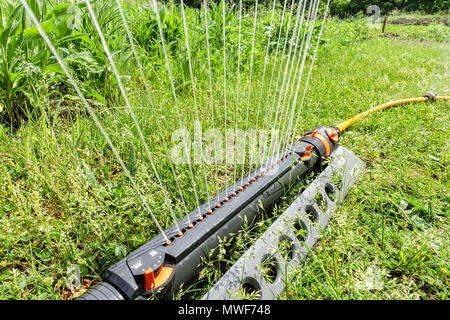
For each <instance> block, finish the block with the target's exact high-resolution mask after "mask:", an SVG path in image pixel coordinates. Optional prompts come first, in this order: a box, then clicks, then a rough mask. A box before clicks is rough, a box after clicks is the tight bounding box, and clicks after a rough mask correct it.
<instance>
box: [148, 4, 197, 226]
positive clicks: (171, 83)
mask: <svg viewBox="0 0 450 320" xmlns="http://www.w3.org/2000/svg"><path fill="white" fill-rule="evenodd" d="M152 4H153V9H154V11H155V16H156V22H157V24H158V30H159V36H160V38H161V46H162V49H163V53H164V60H165V63H166V70H167V73H168V74H169V80H170V87H171V89H172V95H173V99H174V103H175V110H176V112H177V116H178V122H179V126H180V128H182V127H183V121H182V120H181V115H180V112H179V110H178V98H177V93H176V91H175V85H174V81H173V76H172V71H171V68H170V61H169V56H168V54H167V48H166V42H165V40H164V34H163V30H162V25H161V19H160V17H159V12H158V8H157V5H156V0H153V3H152ZM183 141H184V148H185V151H186V155H187V162H188V166H189V174H190V177H191V181H192V184H193V187H194V196H195V203H196V205H197V212H198V216H199V217H201V216H202V213H201V211H200V203H199V200H198V195H197V185H196V183H195V179H194V174H193V172H192V164H191V157H190V153H189V152H188V145H187V142H186V139H183ZM187 217H188V218H189V216H187Z"/></svg>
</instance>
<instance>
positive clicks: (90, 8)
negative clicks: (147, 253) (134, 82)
mask: <svg viewBox="0 0 450 320" xmlns="http://www.w3.org/2000/svg"><path fill="white" fill-rule="evenodd" d="M84 2H85V3H86V7H87V9H88V11H89V14H90V16H91V18H92V22H93V23H94V26H95V28H96V30H97V32H98V35H99V37H100V41H101V43H102V46H103V49H104V51H105V53H106V56H107V57H108V60H109V63H110V64H111V68H112V70H113V73H114V76H115V77H116V79H117V84H118V85H119V89H120V92H121V93H122V96H123V98H124V100H125V105H126V106H127V109H128V111H129V112H130V115H131V118H132V119H133V122H134V124H135V127H136V129H137V131H138V134H139V137H140V139H141V141H142V144H143V145H144V149H145V152H146V154H147V157H148V159H149V161H150V164H151V166H152V169H153V171H154V172H155V175H156V178H157V180H158V184H159V186H160V188H161V191H162V192H163V194H164V198H165V202H166V206H167V208H168V209H169V211H170V214H171V216H172V219H173V220H174V223H175V226H176V228H177V232H181V229H180V227H179V226H178V222H177V218H176V216H175V212H174V211H173V208H172V205H171V204H170V200H169V197H168V195H167V191H166V190H165V188H164V185H163V184H162V181H161V179H160V177H159V174H158V171H157V170H156V167H155V164H154V162H153V159H152V156H151V154H150V150H149V148H148V145H147V142H146V141H145V138H144V135H143V134H142V130H141V128H140V126H139V123H138V121H137V119H136V116H135V114H134V112H133V109H132V108H131V105H130V102H129V100H128V95H127V93H126V91H125V88H124V86H123V83H122V81H121V79H120V75H119V72H118V71H117V68H116V64H115V63H114V59H113V57H112V55H111V52H110V51H109V47H108V44H107V43H106V40H105V37H104V35H103V32H102V30H101V28H100V25H99V23H98V20H97V17H96V16H95V13H94V10H93V9H92V6H91V2H90V0H84Z"/></svg>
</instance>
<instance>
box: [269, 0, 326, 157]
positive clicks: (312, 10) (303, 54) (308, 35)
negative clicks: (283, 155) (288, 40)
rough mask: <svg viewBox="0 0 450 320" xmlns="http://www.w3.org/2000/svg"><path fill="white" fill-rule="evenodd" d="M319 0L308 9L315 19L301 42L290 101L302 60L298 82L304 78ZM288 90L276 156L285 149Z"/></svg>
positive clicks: (283, 105) (280, 123)
mask: <svg viewBox="0 0 450 320" xmlns="http://www.w3.org/2000/svg"><path fill="white" fill-rule="evenodd" d="M319 2H320V1H318V0H314V1H310V6H309V10H308V17H311V16H313V17H314V20H313V22H312V23H311V21H310V20H311V19H309V20H308V23H307V25H306V26H305V31H304V33H303V37H302V43H301V46H300V51H299V55H298V59H297V66H296V70H295V74H294V80H293V82H292V86H291V90H290V96H289V101H290V100H291V96H292V90H293V88H294V87H295V79H296V78H297V72H298V67H299V65H300V61H302V63H301V70H300V72H299V74H298V82H300V81H301V80H302V76H303V66H304V63H305V59H306V56H307V53H308V50H309V42H310V39H311V35H312V32H313V30H314V28H313V27H314V23H315V17H316V14H317V11H316V9H317V8H318V4H319ZM304 8H305V7H304ZM304 8H303V9H304ZM302 23H303V15H302ZM300 31H301V29H299V33H300ZM299 36H300V34H299ZM305 37H306V40H307V41H306V44H305ZM304 44H305V47H304ZM294 54H295V52H294ZM302 57H303V58H302ZM289 81H290V80H289ZM288 90H289V85H288V87H287V88H286V91H285V93H284V99H283V104H282V112H281V115H280V118H279V122H278V123H277V124H276V125H277V127H278V129H279V132H281V137H280V144H279V145H278V146H274V147H275V148H274V150H273V155H274V156H275V157H278V156H279V153H280V151H281V150H284V149H282V148H281V146H282V145H283V138H284V133H283V132H284V129H285V122H287V117H288V115H289V110H290V108H289V104H287V105H286V98H287V92H288ZM285 113H286V115H285ZM283 119H284V121H283ZM283 152H284V151H283Z"/></svg>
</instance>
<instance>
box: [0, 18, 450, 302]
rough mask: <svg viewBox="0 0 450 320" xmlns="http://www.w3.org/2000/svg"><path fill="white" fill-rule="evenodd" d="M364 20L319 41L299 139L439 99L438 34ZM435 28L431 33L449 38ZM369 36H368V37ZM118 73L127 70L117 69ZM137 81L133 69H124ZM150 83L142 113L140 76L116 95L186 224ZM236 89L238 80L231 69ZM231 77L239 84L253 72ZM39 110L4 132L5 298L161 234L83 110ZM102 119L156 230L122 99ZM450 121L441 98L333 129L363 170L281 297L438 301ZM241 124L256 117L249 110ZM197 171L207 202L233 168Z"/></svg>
mask: <svg viewBox="0 0 450 320" xmlns="http://www.w3.org/2000/svg"><path fill="white" fill-rule="evenodd" d="M360 27H361V28H360V29H361V30H362V31H361V30H360V29H358V28H356V29H355V27H354V25H352V23H349V22H341V21H331V22H330V23H329V25H328V27H327V29H326V34H325V37H326V38H329V39H330V41H328V42H326V43H325V44H324V45H323V47H322V48H321V51H320V53H319V57H318V60H317V61H316V66H315V68H314V72H313V77H312V80H311V82H310V87H309V91H308V95H307V99H306V101H305V102H306V104H305V106H304V109H303V113H302V118H301V120H300V122H299V123H300V127H299V128H298V132H303V131H305V130H307V129H310V128H312V127H314V126H316V125H321V124H335V123H337V122H339V121H340V120H344V119H346V118H348V117H350V116H352V115H353V114H355V113H357V112H360V111H363V110H365V109H367V108H369V107H371V106H374V105H377V104H380V103H383V102H386V101H390V100H394V99H398V98H405V97H413V96H414V97H415V96H420V95H422V94H424V93H425V92H428V91H432V92H435V93H438V94H447V95H448V94H449V88H448V83H450V79H449V72H448V65H449V58H448V57H449V56H450V52H449V51H450V49H449V46H448V41H447V40H445V39H444V40H442V39H440V38H439V39H437V38H436V37H435V36H433V35H434V31H430V32H428V31H429V30H430V29H429V28H431V27H430V26H423V27H420V28H421V30H422V31H421V32H422V33H421V34H422V35H421V37H418V38H415V39H412V38H411V37H408V36H406V35H405V36H401V37H389V36H382V35H380V34H379V33H376V32H375V31H371V32H370V34H369V33H367V32H366V31H364V30H363V29H364V28H363V26H362V25H361V26H360ZM389 27H390V26H389ZM445 28H447V29H443V30H444V31H442V32H444V34H445V33H447V34H448V27H445ZM357 29H358V30H360V31H355V30H357ZM337 31H339V33H336V32H337ZM406 33H407V32H404V34H406ZM439 34H440V35H441V33H439ZM367 35H371V36H372V37H370V39H366V38H367ZM428 35H429V37H428ZM439 37H440V36H439ZM334 38H336V39H334ZM437 40H438V41H437ZM425 41H426V42H425ZM424 42H425V43H426V45H424ZM148 67H149V68H150V67H151V66H148ZM123 69H124V70H127V69H126V66H123ZM133 72H136V70H130V74H133ZM259 72H261V71H259ZM257 74H258V73H257ZM160 76H161V78H160V79H156V80H155V79H150V80H152V95H151V99H152V101H153V102H154V105H153V106H150V105H149V102H148V101H149V98H148V97H147V95H146V94H145V93H142V91H141V90H142V85H141V84H140V83H139V82H134V81H131V82H130V83H127V86H128V87H129V92H130V97H131V99H132V105H133V106H134V107H135V108H136V109H135V111H136V114H137V116H138V119H139V122H140V124H141V125H142V128H143V131H144V135H145V137H147V141H148V143H149V147H150V149H151V150H152V151H153V153H152V155H153V156H154V159H155V162H156V163H157V167H158V170H159V173H160V174H161V176H162V179H163V181H164V182H165V185H166V186H167V188H168V189H169V192H170V194H171V195H173V197H172V200H173V205H174V207H175V208H176V214H177V217H179V218H181V217H182V216H183V215H184V212H183V210H182V205H181V202H180V200H179V197H176V187H175V185H174V179H173V176H172V173H171V169H170V166H169V165H168V164H167V161H166V155H165V152H164V148H163V146H162V145H161V139H162V138H161V137H163V138H164V139H166V140H170V135H171V133H172V131H173V129H174V128H178V122H177V118H176V113H175V110H174V103H173V100H172V98H171V94H170V89H169V86H168V85H167V82H166V81H165V80H164V79H163V75H160ZM215 76H216V77H217V79H216V81H215V82H214V88H213V89H214V90H213V92H214V95H213V98H214V101H213V102H214V105H215V107H216V108H217V110H216V111H217V118H216V122H215V124H214V125H215V126H217V127H219V128H221V127H223V122H224V121H225V119H224V118H223V112H222V111H223V108H224V105H223V97H221V95H220V94H221V92H222V91H221V90H222V88H221V82H220V76H221V74H220V71H219V72H217V74H215ZM255 79H258V77H257V76H255ZM231 81H233V82H234V81H235V75H233V74H231V75H230V82H231ZM241 81H242V83H243V87H244V88H245V87H246V86H247V85H248V73H247V75H244V78H243V79H241ZM256 81H259V80H256ZM189 89H190V86H189V84H186V83H185V84H183V85H182V86H180V87H179V88H178V91H177V92H178V94H179V100H178V102H179V111H180V112H181V113H182V114H183V115H184V116H185V117H186V123H187V124H189V123H192V121H193V119H194V115H193V113H192V106H193V98H192V93H191V91H190V90H189ZM235 93H236V88H234V86H233V85H231V84H230V90H229V102H228V103H229V105H228V107H229V114H228V121H230V122H231V121H234V114H235V113H234V111H235V109H234V108H235V100H234V99H235V98H234V97H235ZM240 94H241V97H240V101H246V100H245V99H246V92H245V91H244V90H242V91H241V93H240ZM209 99H210V97H209V92H208V87H207V79H203V78H202V79H199V92H198V103H199V107H200V117H201V118H202V119H203V120H204V121H203V126H204V129H208V128H211V127H212V126H213V124H212V123H211V117H210V113H209V107H210V100H209ZM44 101H45V100H44ZM244 107H245V104H244ZM244 107H243V106H241V109H240V110H241V112H242V108H244ZM42 108H43V110H45V112H43V113H42V115H41V117H40V118H38V119H36V120H30V121H29V122H27V123H25V124H24V125H23V126H22V127H20V128H19V129H18V130H17V131H15V132H12V131H11V130H9V129H8V128H7V127H4V126H0V139H1V140H0V141H1V142H0V163H1V166H0V170H1V174H0V230H1V233H0V257H1V259H0V298H1V299H67V298H73V297H76V296H78V295H79V294H81V293H82V292H83V291H84V290H85V289H86V288H87V287H89V286H91V285H92V284H93V283H95V282H97V281H99V280H100V279H101V275H102V273H103V271H104V270H105V269H106V268H108V267H109V266H110V265H111V264H113V263H114V262H116V261H117V260H119V259H120V258H121V257H123V256H125V255H126V254H127V253H129V252H131V251H132V250H134V249H135V248H137V247H138V246H139V245H141V244H143V243H144V242H146V241H148V240H149V239H150V238H152V237H153V236H155V235H156V234H157V233H158V230H157V228H156V227H155V225H154V223H153V222H152V221H151V219H150V217H149V216H148V214H147V213H146V212H145V211H144V210H143V209H142V207H141V205H140V204H139V203H138V201H137V198H136V196H135V194H134V192H133V190H132V188H131V186H130V184H129V182H128V180H127V179H126V177H125V174H124V173H123V172H122V171H121V169H120V168H119V165H118V164H117V163H116V161H115V160H114V159H113V156H112V153H111V150H110V149H109V148H108V147H107V144H106V142H105V139H104V138H103V137H102V136H101V134H100V133H99V131H98V130H97V128H96V127H95V125H94V124H93V122H92V121H91V120H90V119H89V118H88V117H86V114H84V113H83V112H81V111H76V112H67V110H65V109H64V105H62V106H60V107H59V108H58V107H55V106H54V105H48V104H46V103H43V106H42ZM152 108H154V109H156V111H155V110H152ZM97 110H98V111H99V112H101V115H102V122H103V123H104V124H105V127H106V128H107V131H108V133H109V134H110V135H111V138H112V140H113V143H114V144H115V146H116V147H117V148H118V150H119V152H120V155H121V156H122V158H123V159H126V160H128V159H133V160H131V161H128V164H129V165H132V164H131V163H134V165H133V167H134V171H135V178H136V180H137V181H138V183H139V187H141V188H142V191H143V193H144V195H145V197H146V199H147V200H148V201H149V203H150V205H151V207H152V210H154V212H155V214H156V215H157V217H158V219H159V221H160V223H161V224H162V226H163V227H164V228H165V227H168V226H170V225H171V224H172V223H173V222H172V220H171V218H170V216H169V215H168V214H167V212H166V209H165V206H164V199H163V196H162V194H161V191H160V189H159V188H158V185H157V183H156V179H155V175H154V174H153V173H152V172H151V170H150V169H149V168H150V167H149V163H148V160H147V159H146V156H145V152H144V149H143V146H142V143H141V142H140V141H139V139H138V137H137V132H136V130H135V129H134V127H133V125H132V121H131V119H130V117H129V115H128V114H127V113H125V112H124V110H123V105H121V104H120V103H118V102H115V103H110V104H108V108H106V107H98V109H97ZM448 114H449V105H448V103H444V102H440V103H434V104H417V105H414V106H412V105H411V106H405V107H401V108H395V109H392V110H388V111H386V112H382V113H379V114H375V115H373V116H371V117H370V118H369V119H367V120H365V121H364V122H362V123H360V124H357V125H356V126H354V127H352V128H350V129H349V130H348V132H346V133H345V134H344V136H343V138H342V144H343V145H344V146H346V147H347V148H350V149H351V150H353V151H355V152H356V153H357V154H358V156H359V157H361V158H362V159H363V160H364V161H365V162H366V165H367V169H366V171H365V174H364V175H363V176H362V177H361V180H360V181H359V182H358V184H357V185H356V186H355V187H354V188H353V189H352V190H351V192H350V194H349V197H348V199H347V200H346V201H345V202H344V205H343V206H342V208H341V209H340V210H339V211H338V212H337V213H336V214H335V216H334V218H333V219H332V221H331V224H330V228H329V229H328V230H327V233H326V234H325V235H324V236H323V237H322V238H321V241H320V244H319V246H318V247H317V248H316V249H315V250H314V251H313V253H312V256H311V257H310V258H309V259H308V260H307V261H306V263H305V264H304V266H302V267H301V268H299V270H298V272H296V273H295V274H293V275H291V276H290V279H289V280H290V281H289V286H288V288H287V291H286V293H285V295H284V296H283V297H282V298H286V299H419V298H424V299H447V298H448V288H449V287H448V270H449V265H448V261H449V257H448V256H449V252H448V245H449V238H448V222H449V219H448V209H449V208H448V206H449V204H448V201H449V198H448V196H447V194H448V193H449V192H448V168H449V157H448V154H449V142H448V138H447V137H448V134H449V128H448V123H449V120H450V119H449V116H448ZM250 119H251V121H252V120H253V122H256V113H255V112H252V113H251V114H250ZM238 120H239V121H240V127H242V126H243V125H245V119H243V117H240V118H239V119H238ZM260 121H261V119H260ZM260 124H261V122H260V123H259V125H260ZM189 129H190V130H192V128H189ZM131 145H132V146H133V147H131ZM130 150H133V151H130ZM130 154H135V157H132V156H130ZM195 169H196V170H198V171H201V172H205V173H206V179H207V181H209V184H208V191H209V195H211V194H213V191H214V190H215V188H216V186H215V185H216V184H218V186H219V187H220V188H222V187H223V186H224V185H225V180H224V175H225V172H228V174H231V171H230V170H231V169H230V168H225V166H223V165H222V166H220V167H219V169H220V171H219V178H217V177H216V176H215V172H214V167H212V166H203V167H199V166H198V165H197V166H196V167H195ZM177 175H178V178H179V180H180V181H181V182H182V186H183V192H184V196H185V199H186V200H187V206H188V208H189V209H193V208H194V207H195V201H194V198H193V197H192V192H193V189H192V185H191V183H190V178H189V173H188V171H187V169H186V167H184V166H177ZM197 178H198V181H197V182H198V185H201V186H202V189H201V190H200V200H201V201H205V200H206V199H207V198H208V195H207V194H206V188H205V186H204V184H203V183H202V182H203V181H204V180H203V176H202V174H200V175H199V176H198V177H197ZM299 187H300V186H297V188H292V189H291V190H290V192H289V194H288V195H287V196H286V197H285V200H284V201H282V202H281V203H280V204H278V205H277V208H276V210H275V214H273V215H269V216H265V219H263V220H262V221H261V222H259V223H258V224H256V225H254V226H252V227H248V228H247V229H245V230H243V231H242V232H241V233H240V234H239V236H238V240H237V241H236V243H235V244H234V246H233V250H232V253H231V254H225V253H224V254H222V255H221V256H219V258H214V259H211V260H209V261H205V270H204V271H203V272H202V273H201V276H200V277H201V279H200V280H199V281H198V283H197V284H195V285H194V286H191V287H189V288H185V293H184V295H181V296H182V297H185V298H195V297H201V296H202V294H203V293H205V292H206V290H207V288H208V287H210V286H212V285H213V284H214V280H217V279H218V278H219V277H220V276H221V274H223V273H224V272H225V271H226V270H227V268H228V267H229V266H231V265H232V263H233V261H236V260H237V259H238V258H239V256H240V254H241V253H243V252H245V250H246V248H247V247H248V245H249V243H251V240H252V239H255V238H257V237H258V236H259V235H261V234H262V233H263V232H264V230H265V228H267V226H269V225H270V222H271V221H273V220H274V219H275V218H276V216H277V214H279V213H281V212H282V211H283V209H285V208H286V207H287V206H288V205H289V200H292V199H293V198H294V197H295V196H297V195H298V192H299V189H300V188H299ZM224 247H225V246H224ZM72 265H76V266H78V267H79V268H80V271H81V275H82V278H83V288H82V289H81V290H78V291H71V290H70V289H69V288H68V286H67V284H66V279H67V275H68V268H70V267H71V266H72Z"/></svg>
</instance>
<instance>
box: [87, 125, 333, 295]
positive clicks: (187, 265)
mask: <svg viewBox="0 0 450 320" xmlns="http://www.w3.org/2000/svg"><path fill="white" fill-rule="evenodd" d="M338 139H339V129H338V128H337V127H327V126H321V127H318V128H316V129H314V130H312V131H311V132H308V133H307V134H306V135H305V136H303V137H300V138H299V139H298V141H297V142H296V143H295V144H293V145H292V146H291V147H290V148H289V150H287V151H286V152H285V153H284V154H282V155H281V156H279V157H278V158H277V159H276V160H275V161H272V162H269V163H271V164H270V165H269V166H268V167H260V168H257V169H256V170H254V171H253V172H251V173H250V174H249V175H247V176H246V177H244V179H239V180H238V181H237V182H236V183H234V184H233V185H231V186H229V187H228V188H227V189H226V190H224V191H222V192H221V193H220V195H219V199H222V200H221V201H220V202H219V203H217V196H214V197H213V198H212V199H211V200H210V201H208V202H206V203H205V204H203V205H201V206H200V212H202V215H201V216H200V217H199V216H198V209H197V208H196V209H195V210H194V211H192V212H191V213H190V214H189V218H190V221H191V223H189V222H188V221H189V220H188V218H187V217H185V218H183V219H182V220H180V221H178V225H179V226H180V228H181V233H179V232H178V231H177V229H176V227H175V226H172V227H170V228H168V229H167V230H165V233H166V234H167V236H168V237H169V241H166V240H165V239H164V237H163V236H162V235H161V234H160V235H158V236H156V237H155V238H153V239H152V240H150V241H149V242H147V243H145V244H144V245H142V246H141V247H139V248H138V249H137V250H135V251H134V252H132V253H131V254H129V255H128V256H126V257H125V258H123V259H122V260H120V261H119V262H118V263H116V264H115V265H113V266H112V267H110V268H109V269H107V270H106V272H105V274H104V279H103V281H104V282H101V283H100V284H98V285H97V286H95V287H93V288H92V289H90V290H88V291H87V292H86V293H84V294H83V295H82V296H81V297H80V298H79V299H83V300H116V299H142V298H149V297H151V296H157V297H158V298H165V297H166V298H167V297H171V295H172V294H174V293H176V292H177V290H178V289H179V288H180V286H181V285H182V284H187V283H189V282H190V281H192V280H193V279H195V276H196V274H198V272H199V271H200V269H199V265H200V263H201V260H202V257H206V256H207V255H208V254H211V251H212V253H213V254H214V249H215V248H217V247H218V245H219V239H220V238H224V237H230V236H232V235H233V234H236V232H237V231H239V229H240V228H241V227H243V226H244V224H246V223H252V222H254V221H255V220H256V219H257V218H258V215H259V212H260V211H261V210H270V209H271V208H272V206H273V204H274V203H275V202H276V201H278V200H279V198H280V197H281V196H282V195H283V193H284V190H285V189H286V188H287V187H288V186H290V185H292V184H294V183H295V182H297V181H298V180H300V179H302V178H304V177H305V176H306V175H307V174H309V173H310V172H311V171H313V170H318V169H320V168H321V163H322V160H324V159H326V158H328V157H329V156H330V154H331V153H332V152H333V151H334V150H335V149H336V148H337V146H338V145H337V141H338ZM242 181H244V182H245V183H244V185H242Z"/></svg>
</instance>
